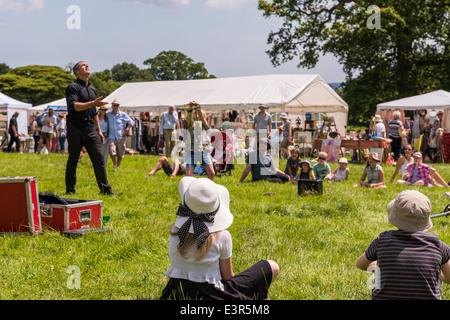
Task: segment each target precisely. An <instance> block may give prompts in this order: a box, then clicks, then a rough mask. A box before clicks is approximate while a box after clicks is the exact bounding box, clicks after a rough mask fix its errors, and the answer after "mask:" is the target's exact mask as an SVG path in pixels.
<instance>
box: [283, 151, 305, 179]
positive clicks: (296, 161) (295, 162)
mask: <svg viewBox="0 0 450 320" xmlns="http://www.w3.org/2000/svg"><path fill="white" fill-rule="evenodd" d="M300 162H301V159H300V150H299V149H298V148H294V149H293V150H292V151H291V156H290V157H289V158H288V159H287V162H286V168H285V169H284V173H286V174H287V175H289V177H290V180H291V181H293V180H295V179H296V178H297V173H298V169H299V167H300Z"/></svg>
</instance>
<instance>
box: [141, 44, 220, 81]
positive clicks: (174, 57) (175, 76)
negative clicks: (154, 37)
mask: <svg viewBox="0 0 450 320" xmlns="http://www.w3.org/2000/svg"><path fill="white" fill-rule="evenodd" d="M144 65H147V66H149V69H148V70H149V71H150V73H151V74H152V76H153V77H154V79H155V80H193V79H207V78H215V76H214V75H210V74H209V73H208V70H206V68H205V64H204V63H200V62H199V63H195V62H194V60H193V59H191V58H189V57H187V56H186V55H185V54H183V53H181V52H178V51H162V52H161V53H159V54H158V55H157V56H156V57H154V58H151V59H147V60H145V61H144Z"/></svg>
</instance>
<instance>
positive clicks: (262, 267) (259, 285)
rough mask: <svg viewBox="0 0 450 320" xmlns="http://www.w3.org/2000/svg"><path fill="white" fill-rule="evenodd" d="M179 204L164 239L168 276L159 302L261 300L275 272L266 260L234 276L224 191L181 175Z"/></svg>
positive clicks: (230, 218) (275, 266)
mask: <svg viewBox="0 0 450 320" xmlns="http://www.w3.org/2000/svg"><path fill="white" fill-rule="evenodd" d="M178 190H179V194H180V198H181V203H180V205H179V206H178V211H177V219H176V220H175V223H174V224H173V226H172V227H171V231H170V237H169V258H170V268H169V269H168V270H167V271H166V272H165V275H166V276H167V277H168V278H169V280H168V282H167V285H166V287H165V288H164V289H163V291H162V294H161V297H160V299H164V300H166V299H175V300H178V299H183V300H184V299H196V300H198V299H200V300H235V299H239V300H250V299H267V297H268V290H269V286H270V284H271V283H272V282H273V281H274V279H275V278H276V276H277V275H278V273H279V266H278V264H277V263H276V262H274V261H272V260H261V261H259V262H257V263H256V264H254V265H253V266H251V267H249V268H248V269H246V270H245V271H243V272H241V273H239V274H234V271H233V265H232V261H231V259H232V253H233V244H232V238H231V234H230V232H229V231H228V230H227V229H228V228H229V227H230V226H231V224H232V223H233V215H232V213H231V211H230V193H229V192H228V190H227V188H225V187H224V186H222V185H218V184H216V183H214V182H213V181H212V180H210V179H207V178H198V179H197V178H194V177H184V178H182V179H181V180H180V183H179V185H178Z"/></svg>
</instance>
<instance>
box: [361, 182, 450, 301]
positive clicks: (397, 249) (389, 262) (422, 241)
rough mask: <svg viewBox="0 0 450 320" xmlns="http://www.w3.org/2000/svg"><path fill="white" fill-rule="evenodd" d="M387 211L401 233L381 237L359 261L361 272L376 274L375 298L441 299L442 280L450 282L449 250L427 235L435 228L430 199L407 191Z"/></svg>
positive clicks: (388, 232)
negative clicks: (373, 272)
mask: <svg viewBox="0 0 450 320" xmlns="http://www.w3.org/2000/svg"><path fill="white" fill-rule="evenodd" d="M387 211H388V220H389V222H390V223H391V224H393V225H394V226H395V227H397V228H398V230H390V231H385V232H383V233H381V234H379V235H378V237H377V238H376V239H375V240H373V242H372V243H371V244H370V246H369V247H368V248H367V249H366V251H365V252H364V253H363V254H362V255H361V256H360V257H359V258H358V260H357V262H356V267H357V268H359V269H361V270H368V268H369V267H370V269H369V270H368V271H375V282H374V285H373V289H372V299H373V300H382V299H385V300H386V299H389V300H392V299H402V300H406V299H408V300H411V299H420V300H425V299H436V300H439V299H441V283H440V279H441V278H442V280H443V281H444V282H445V283H450V282H449V280H450V248H449V246H448V245H446V244H445V243H444V242H442V241H441V240H439V237H438V236H437V235H435V234H433V233H430V232H428V230H430V229H431V228H432V227H433V224H432V222H431V218H430V213H431V203H430V200H429V199H428V197H426V196H425V195H424V194H422V193H420V192H419V191H416V190H405V191H402V192H400V193H399V194H398V195H397V197H396V198H395V199H394V200H392V201H391V202H390V203H389V204H388V206H387Z"/></svg>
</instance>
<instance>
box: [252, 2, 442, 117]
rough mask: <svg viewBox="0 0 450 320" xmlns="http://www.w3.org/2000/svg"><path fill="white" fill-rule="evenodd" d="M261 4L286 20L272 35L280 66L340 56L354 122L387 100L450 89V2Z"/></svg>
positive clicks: (344, 95) (268, 14) (266, 14)
mask: <svg viewBox="0 0 450 320" xmlns="http://www.w3.org/2000/svg"><path fill="white" fill-rule="evenodd" d="M258 9H259V10H260V11H261V12H262V14H263V16H264V17H267V18H269V17H270V18H279V19H281V20H282V26H281V27H280V28H279V29H278V30H274V31H272V32H271V33H270V34H269V36H268V39H267V43H268V44H269V45H270V46H271V47H270V49H269V50H268V51H267V54H268V55H269V57H270V59H271V61H272V64H273V65H274V66H278V65H280V64H282V63H285V62H288V61H298V66H299V67H303V68H305V67H306V68H313V67H314V66H316V64H317V62H318V61H319V58H320V56H321V55H324V54H332V55H334V56H335V57H336V58H337V59H338V61H339V63H340V64H341V65H342V67H343V71H344V72H345V75H346V80H345V82H344V83H343V85H342V88H341V89H340V90H341V91H340V94H341V96H342V98H343V99H344V100H345V101H346V102H347V103H348V104H349V108H350V111H349V123H358V122H363V121H364V120H366V121H367V119H370V117H373V116H374V114H375V112H376V105H377V104H378V103H381V102H386V101H391V100H395V99H400V98H404V97H408V96H412V95H418V94H422V93H425V92H430V91H434V90H438V89H443V90H450V39H449V35H450V1H448V0H415V1H410V0H385V1H373V0H330V1H316V0H271V1H269V0H267V1H266V0H259V3H258Z"/></svg>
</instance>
